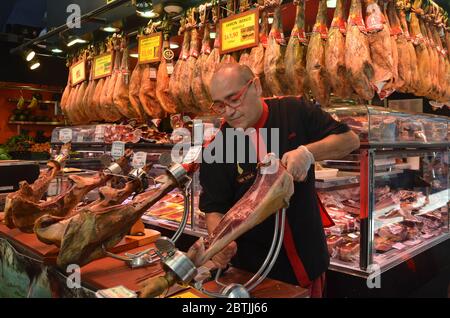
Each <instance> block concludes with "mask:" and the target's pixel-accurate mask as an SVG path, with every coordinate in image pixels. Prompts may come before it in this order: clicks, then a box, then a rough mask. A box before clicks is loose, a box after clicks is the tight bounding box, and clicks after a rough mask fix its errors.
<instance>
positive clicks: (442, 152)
mask: <svg viewBox="0 0 450 318" xmlns="http://www.w3.org/2000/svg"><path fill="white" fill-rule="evenodd" d="M327 111H328V112H329V113H331V114H332V116H333V117H334V118H335V119H337V120H339V121H341V122H345V123H347V124H348V125H349V126H350V127H351V128H352V129H353V130H354V131H355V132H356V133H357V134H358V135H359V136H360V139H361V147H360V149H359V150H358V151H355V152H353V153H352V154H350V155H349V156H347V157H346V158H344V159H342V160H326V161H323V162H320V163H319V164H317V165H316V188H317V191H318V196H319V199H320V201H321V203H322V205H323V207H324V208H325V210H326V211H327V212H328V213H329V215H330V216H331V217H332V219H333V221H334V223H335V224H334V226H332V227H330V228H327V229H325V232H326V237H327V244H328V251H329V254H330V256H331V269H333V270H337V271H341V272H346V273H350V274H354V275H359V276H367V275H368V274H369V271H370V270H371V266H370V265H373V264H374V265H378V266H379V268H380V270H381V272H383V271H386V270H389V269H390V268H392V267H394V266H396V265H398V264H400V263H401V262H404V261H406V260H407V259H410V258H412V257H414V256H415V255H417V254H419V253H421V252H423V251H425V250H427V249H429V248H431V247H433V246H435V245H436V244H439V243H440V242H443V241H444V240H447V239H448V238H449V237H450V234H449V217H448V201H449V192H448V188H449V175H448V163H449V152H448V150H449V143H448V138H447V135H448V119H447V118H443V117H437V116H427V115H425V114H409V113H401V112H397V111H391V110H389V109H386V108H379V107H367V106H337V107H332V108H329V109H327Z"/></svg>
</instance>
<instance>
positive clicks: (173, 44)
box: [169, 42, 180, 50]
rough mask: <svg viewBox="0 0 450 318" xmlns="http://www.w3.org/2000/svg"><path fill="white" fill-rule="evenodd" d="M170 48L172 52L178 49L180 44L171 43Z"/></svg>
mask: <svg viewBox="0 0 450 318" xmlns="http://www.w3.org/2000/svg"><path fill="white" fill-rule="evenodd" d="M169 46H170V48H171V49H172V50H175V49H178V48H179V47H180V45H178V43H175V42H170V45H169Z"/></svg>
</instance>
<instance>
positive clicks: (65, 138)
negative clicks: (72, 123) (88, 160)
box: [59, 128, 72, 144]
mask: <svg viewBox="0 0 450 318" xmlns="http://www.w3.org/2000/svg"><path fill="white" fill-rule="evenodd" d="M59 140H60V141H61V142H62V143H64V144H67V143H68V142H71V141H72V129H70V128H64V129H61V130H60V131H59Z"/></svg>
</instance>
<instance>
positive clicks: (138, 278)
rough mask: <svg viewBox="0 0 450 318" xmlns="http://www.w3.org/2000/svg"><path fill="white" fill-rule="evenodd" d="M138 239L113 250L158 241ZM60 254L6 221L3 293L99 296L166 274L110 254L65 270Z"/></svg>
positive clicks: (176, 292)
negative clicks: (60, 265)
mask: <svg viewBox="0 0 450 318" xmlns="http://www.w3.org/2000/svg"><path fill="white" fill-rule="evenodd" d="M133 244H136V245H140V244H141V243H139V241H136V243H130V242H121V243H120V244H118V246H116V247H115V250H114V251H112V252H114V253H119V254H124V253H125V246H126V248H128V250H126V252H128V253H138V252H140V251H143V250H146V249H148V248H150V247H152V245H153V243H150V244H144V245H141V246H133ZM130 248H131V249H130ZM57 254H58V248H57V247H55V246H53V245H46V244H44V243H42V242H40V241H39V240H38V239H37V238H36V236H35V235H34V234H26V233H22V232H20V231H19V230H18V229H9V228H7V227H6V226H5V225H2V224H0V277H1V279H0V297H96V295H95V293H96V291H98V290H101V289H107V288H112V287H116V286H124V287H126V288H127V289H129V290H131V291H133V292H137V291H138V290H140V289H141V284H142V283H143V282H144V281H145V280H147V279H149V278H152V277H156V276H161V275H163V274H164V271H163V269H162V268H161V266H160V264H159V263H156V264H154V265H151V266H147V267H141V268H135V269H131V268H130V267H128V266H127V265H126V264H125V263H124V262H123V261H120V260H117V259H114V258H110V257H104V258H101V259H99V260H96V261H93V262H91V263H89V264H87V265H85V266H83V267H82V268H81V269H80V271H79V274H80V275H78V272H77V267H71V268H68V269H67V270H68V272H66V273H64V272H62V271H61V270H59V269H58V268H57V267H56V266H55V263H56V257H57ZM251 276H252V275H251V274H250V273H247V272H245V271H242V270H239V269H236V268H230V269H229V270H227V272H226V273H225V274H224V275H223V276H222V277H221V279H220V281H221V282H222V283H225V284H228V283H232V282H233V283H244V282H245V281H246V280H248V279H249V278H250V277H251ZM78 277H79V278H80V279H79V280H80V281H78ZM80 285H81V286H80ZM204 287H205V288H206V289H207V290H208V291H212V292H217V291H219V289H220V287H221V286H219V285H217V283H216V282H215V281H210V282H208V283H206V284H204ZM165 296H166V297H175V298H182V297H183V298H184V297H198V298H203V297H208V296H206V295H204V294H202V293H200V292H198V291H197V290H195V289H186V288H181V287H180V286H176V287H175V288H172V289H170V290H169V291H168V292H167V294H166V295H165ZM252 297H255V298H304V297H309V292H308V290H307V289H304V288H301V287H299V286H293V285H289V284H286V283H283V282H280V281H276V280H271V279H266V280H264V281H263V282H262V283H261V284H260V285H258V286H257V287H256V288H255V289H254V290H253V291H252Z"/></svg>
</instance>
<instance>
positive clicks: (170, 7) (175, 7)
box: [164, 2, 183, 15]
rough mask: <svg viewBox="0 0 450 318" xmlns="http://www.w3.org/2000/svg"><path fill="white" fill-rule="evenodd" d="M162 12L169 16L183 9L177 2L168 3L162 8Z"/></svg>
mask: <svg viewBox="0 0 450 318" xmlns="http://www.w3.org/2000/svg"><path fill="white" fill-rule="evenodd" d="M164 11H165V12H166V13H167V14H169V15H176V14H180V13H181V11H183V7H182V6H181V5H180V4H179V3H177V2H169V3H167V4H166V5H165V6H164Z"/></svg>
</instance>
